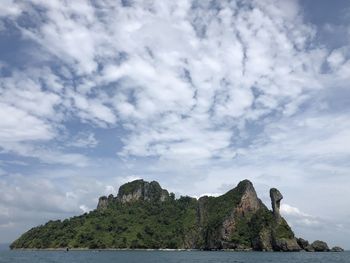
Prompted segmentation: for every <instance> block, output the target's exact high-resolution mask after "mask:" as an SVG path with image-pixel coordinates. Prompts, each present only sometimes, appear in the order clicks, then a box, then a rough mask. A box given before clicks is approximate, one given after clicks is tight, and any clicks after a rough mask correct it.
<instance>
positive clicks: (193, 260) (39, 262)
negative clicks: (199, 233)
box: [0, 251, 350, 263]
mask: <svg viewBox="0 0 350 263" xmlns="http://www.w3.org/2000/svg"><path fill="white" fill-rule="evenodd" d="M26 262H28V263H29V262H30V263H56V262H57V263H58V262H60V263H61V262H62V263H63V262H64V263H107V262H108V263H109V262H113V263H119V262H120V263H182V262H186V263H209V262H210V263H221V262H222V263H229V262H236V263H274V262H276V263H284V262H285V263H292V262H298V263H304V262H308V263H313V262H314V263H323V262H324V263H350V252H343V253H331V252H330V253H306V252H299V253H276V252H275V253H273V252H204V251H101V252H99V251H69V252H64V251H0V263H26Z"/></svg>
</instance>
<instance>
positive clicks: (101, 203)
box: [97, 196, 108, 210]
mask: <svg viewBox="0 0 350 263" xmlns="http://www.w3.org/2000/svg"><path fill="white" fill-rule="evenodd" d="M107 207H108V198H107V197H106V196H101V197H100V198H99V199H98V204H97V210H104V209H106V208H107Z"/></svg>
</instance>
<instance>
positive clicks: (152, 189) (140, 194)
mask: <svg viewBox="0 0 350 263" xmlns="http://www.w3.org/2000/svg"><path fill="white" fill-rule="evenodd" d="M167 198H169V192H168V191H167V190H165V189H162V188H161V187H160V185H159V183H158V182H156V181H152V182H146V181H144V180H142V179H140V180H135V181H132V182H129V183H126V184H124V185H122V186H121V187H120V188H119V191H118V195H117V196H116V197H114V196H113V195H109V196H108V198H107V197H106V196H102V197H100V198H99V201H98V205H97V209H98V210H103V209H106V208H107V207H108V206H109V204H113V203H114V202H121V203H132V202H136V201H151V202H157V201H161V202H163V201H165V200H166V199H167Z"/></svg>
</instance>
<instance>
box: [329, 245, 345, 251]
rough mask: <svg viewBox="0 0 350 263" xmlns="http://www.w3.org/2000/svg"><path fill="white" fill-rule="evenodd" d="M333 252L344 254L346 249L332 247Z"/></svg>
mask: <svg viewBox="0 0 350 263" xmlns="http://www.w3.org/2000/svg"><path fill="white" fill-rule="evenodd" d="M331 251H332V252H344V249H342V248H341V247H337V246H335V247H332V249H331Z"/></svg>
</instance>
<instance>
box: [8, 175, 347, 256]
mask: <svg viewBox="0 0 350 263" xmlns="http://www.w3.org/2000/svg"><path fill="white" fill-rule="evenodd" d="M270 197H271V205H272V211H271V210H269V209H268V208H267V207H266V205H264V203H263V202H262V201H261V200H260V199H259V198H258V196H257V194H256V191H255V189H254V186H253V184H252V183H251V182H250V181H249V180H243V181H241V182H239V184H238V185H237V186H236V187H235V188H233V189H232V190H230V191H228V192H227V193H225V194H223V195H221V196H218V197H213V196H203V197H200V198H199V199H196V198H193V197H189V196H181V197H180V198H175V195H174V193H169V192H168V191H167V190H165V189H163V188H162V187H161V186H160V185H159V183H158V182H156V181H152V182H147V181H144V180H135V181H132V182H129V183H126V184H124V185H122V186H121V187H120V188H119V191H118V194H117V196H113V195H109V196H108V197H106V196H102V197H100V198H99V201H98V205H97V208H96V209H95V210H93V211H91V212H89V213H85V214H83V215H80V216H75V217H72V218H69V219H65V220H63V221H61V220H57V221H49V222H47V223H46V224H45V225H41V226H38V227H34V228H32V229H30V230H29V231H28V232H26V233H24V234H23V235H22V236H20V237H19V238H18V239H17V240H15V241H14V242H13V243H12V244H11V245H10V248H11V249H198V250H237V251H250V250H254V251H286V252H287V251H308V252H312V251H335V252H338V251H343V249H342V248H340V247H334V248H332V249H329V247H328V245H327V244H326V243H325V242H323V241H319V240H317V241H315V242H313V243H311V244H309V242H308V241H307V240H304V239H302V238H296V237H295V235H294V232H293V231H292V229H291V228H290V226H289V225H288V223H287V221H286V220H285V219H284V218H283V217H282V216H281V214H280V203H281V200H282V198H283V196H282V194H281V193H280V191H279V190H277V189H276V188H272V189H271V190H270Z"/></svg>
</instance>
